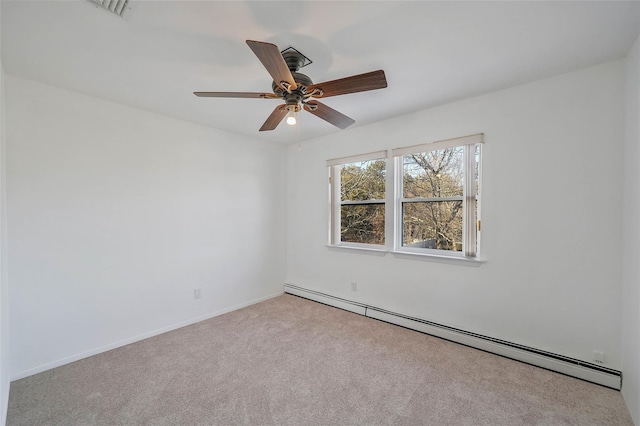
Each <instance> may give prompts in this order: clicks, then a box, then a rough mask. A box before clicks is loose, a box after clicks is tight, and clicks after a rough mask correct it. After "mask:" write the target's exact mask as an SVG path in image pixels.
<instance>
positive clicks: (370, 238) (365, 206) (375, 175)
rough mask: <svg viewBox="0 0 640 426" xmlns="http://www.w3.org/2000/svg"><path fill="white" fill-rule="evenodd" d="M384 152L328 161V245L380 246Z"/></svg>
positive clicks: (383, 227)
mask: <svg viewBox="0 0 640 426" xmlns="http://www.w3.org/2000/svg"><path fill="white" fill-rule="evenodd" d="M386 156H387V153H386V151H382V152H375V153H371V154H367V155H362V156H358V157H349V158H344V159H337V160H331V161H330V162H329V164H330V166H331V167H330V182H331V193H332V200H335V201H334V202H332V203H331V204H332V209H331V216H332V221H331V222H332V228H333V232H332V235H331V237H330V238H331V243H332V244H351V243H355V244H366V245H377V246H381V245H382V246H384V244H385V216H386V215H385V209H386V172H387V170H386V169H387V160H386Z"/></svg>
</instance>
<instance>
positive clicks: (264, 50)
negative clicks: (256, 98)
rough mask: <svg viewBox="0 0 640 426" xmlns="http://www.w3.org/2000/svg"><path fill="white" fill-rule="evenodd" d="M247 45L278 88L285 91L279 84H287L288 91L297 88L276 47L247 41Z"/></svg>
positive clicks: (260, 42)
mask: <svg viewBox="0 0 640 426" xmlns="http://www.w3.org/2000/svg"><path fill="white" fill-rule="evenodd" d="M247 44H248V45H249V47H250V48H251V50H253V53H255V55H256V56H257V57H258V59H260V62H262V65H264V67H265V68H266V69H267V71H269V74H271V77H272V78H273V81H275V82H276V84H277V85H278V86H280V87H282V88H283V89H285V90H286V89H287V88H286V87H284V86H282V84H281V83H282V82H285V83H286V84H288V86H289V89H290V90H295V89H296V88H297V87H298V86H297V85H296V81H295V80H294V79H293V75H291V71H290V70H289V66H288V65H287V63H286V62H285V60H284V58H283V57H282V53H280V49H278V46H276V45H275V44H271V43H264V42H262V41H254V40H247Z"/></svg>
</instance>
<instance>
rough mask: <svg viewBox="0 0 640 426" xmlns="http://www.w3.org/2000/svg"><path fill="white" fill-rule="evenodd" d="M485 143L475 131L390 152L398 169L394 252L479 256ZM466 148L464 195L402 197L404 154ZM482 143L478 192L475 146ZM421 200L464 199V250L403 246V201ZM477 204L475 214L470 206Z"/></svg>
mask: <svg viewBox="0 0 640 426" xmlns="http://www.w3.org/2000/svg"><path fill="white" fill-rule="evenodd" d="M482 143H483V134H476V135H470V136H465V137H461V138H454V139H447V140H443V141H437V142H431V143H426V144H420V145H414V146H409V147H403V148H396V149H393V150H392V151H391V155H392V156H393V159H394V161H393V163H394V166H395V167H394V168H395V180H394V186H393V189H394V199H395V203H394V214H393V216H394V218H395V221H394V231H395V232H394V239H393V242H394V244H393V251H394V252H395V253H407V254H421V255H431V256H438V257H456V258H468V259H476V258H478V256H479V254H480V253H479V252H480V229H481V226H480V223H481V222H480V205H481V202H480V199H481V188H482V185H481V182H482ZM460 146H461V147H463V162H464V169H463V173H464V185H463V195H462V196H455V197H442V198H417V197H414V198H403V188H402V184H403V174H404V168H403V157H404V156H405V155H411V154H417V153H425V152H431V151H439V150H441V149H446V148H453V147H460ZM476 146H479V149H480V161H479V162H478V168H479V170H478V193H477V195H476V194H475V191H473V189H474V181H475V179H474V176H473V173H469V171H473V170H474V169H475V148H476ZM421 201H462V226H463V229H462V237H463V241H462V251H461V252H458V251H453V250H439V249H429V248H417V247H407V246H403V245H402V238H403V233H404V223H403V215H402V209H403V204H404V203H411V202H421ZM476 202H477V203H478V214H477V217H476V209H475V208H469V206H475V203H476Z"/></svg>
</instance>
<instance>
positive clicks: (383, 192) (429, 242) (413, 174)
mask: <svg viewBox="0 0 640 426" xmlns="http://www.w3.org/2000/svg"><path fill="white" fill-rule="evenodd" d="M481 144H482V134H479V135H472V136H467V137H462V138H456V139H449V140H446V141H440V142H433V143H428V144H422V145H416V146H412V147H405V148H397V149H393V150H392V151H391V156H392V157H393V158H394V161H393V162H387V161H386V157H387V152H386V151H379V152H375V153H371V154H365V155H361V156H353V157H346V158H342V159H335V160H329V161H328V162H327V165H328V166H329V170H330V182H331V185H330V206H331V225H330V236H329V241H330V244H331V245H334V246H347V247H363V248H366V247H369V248H377V249H380V250H387V251H389V250H394V251H395V252H401V253H418V254H426V255H440V256H443V255H444V256H447V257H465V258H475V257H477V255H478V246H479V244H478V240H479V229H480V219H479V212H480V175H481V168H480V157H481Z"/></svg>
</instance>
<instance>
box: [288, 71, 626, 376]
mask: <svg viewBox="0 0 640 426" xmlns="http://www.w3.org/2000/svg"><path fill="white" fill-rule="evenodd" d="M390 86H391V85H390ZM349 96H352V100H353V103H354V105H355V106H354V110H353V111H342V112H344V113H346V114H348V115H350V116H352V117H355V118H356V119H357V116H358V114H357V103H358V100H357V96H358V95H357V94H355V95H349ZM327 102H329V101H328V100H327ZM623 116H624V62H623V61H617V62H612V63H607V64H603V65H600V66H597V67H594V68H590V69H585V70H581V71H578V72H574V73H570V74H566V75H561V76H558V77H555V78H551V79H547V80H543V81H538V82H535V83H531V84H527V85H523V86H519V87H515V88H511V89H508V90H503V91H499V92H495V93H491V94H487V95H483V96H479V97H477V98H473V99H469V100H464V101H460V102H456V103H452V104H449V105H445V106H442V107H438V108H433V109H429V110H426V111H421V112H418V113H415V114H412V115H408V116H403V117H398V118H396V119H392V120H388V121H385V122H381V123H377V124H373V125H369V126H364V127H359V128H358V127H356V128H353V129H350V130H347V131H343V132H340V133H336V134H334V135H331V136H329V137H324V138H321V139H318V140H315V141H313V142H311V143H305V144H303V146H302V150H301V151H298V150H297V147H295V146H294V147H290V149H289V150H288V161H287V167H288V179H287V182H288V197H287V202H288V207H287V210H288V220H287V225H288V228H287V229H288V232H287V282H290V283H292V284H296V285H299V286H302V287H307V288H311V289H316V290H320V291H323V292H326V293H329V294H333V295H337V296H340V297H343V298H346V299H351V300H356V301H361V302H364V303H368V304H370V305H373V306H378V307H382V308H386V309H389V310H392V311H396V312H400V313H404V314H407V315H411V316H415V317H419V318H423V319H427V320H431V321H435V322H438V323H442V324H447V325H451V326H454V327H458V328H461V329H464V330H469V331H473V332H477V333H480V334H484V335H488V336H492V337H496V338H499V339H504V340H507V341H511V342H516V343H519V344H523V345H528V346H532V347H535V348H539V349H544V350H548V351H551V352H554V353H559V354H563V355H565V356H570V357H574V358H577V359H581V360H585V361H589V362H591V361H592V355H593V350H594V349H598V350H602V351H604V352H605V353H606V363H605V365H606V366H608V367H611V368H616V369H619V368H620V367H621V357H620V333H619V332H618V330H619V329H620V321H621V317H620V297H621V289H620V281H621V260H620V257H621V254H622V250H621V247H620V246H621V240H622V234H621V231H622V228H621V225H620V220H619V217H620V207H621V205H622V188H621V182H622V171H621V166H622V152H621V148H622V140H623V120H624V117H623ZM478 132H483V133H484V134H485V145H484V147H483V167H484V175H483V185H484V193H483V199H482V203H483V204H482V229H483V235H482V257H483V258H485V259H486V261H487V262H486V263H485V264H483V265H482V266H480V267H478V268H476V267H469V266H463V265H458V264H448V263H439V262H434V261H425V260H413V259H406V258H397V257H394V255H392V254H387V255H386V256H384V257H381V256H377V255H370V254H366V253H363V252H345V251H338V250H331V249H328V248H327V247H325V244H326V241H327V228H326V224H327V223H328V205H327V199H328V196H327V170H326V166H325V160H327V159H329V158H335V157H341V156H346V155H353V154H359V153H365V152H371V151H376V150H380V149H386V148H394V147H401V146H408V145H415V144H418V143H422V142H429V141H435V140H441V139H446V138H452V137H456V136H464V135H469V134H473V133H478ZM350 281H357V282H358V292H357V293H354V292H351V291H350V288H349V287H350V286H349V282H350Z"/></svg>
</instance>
